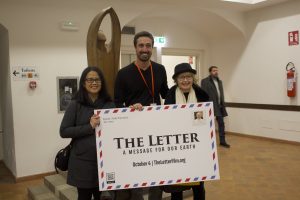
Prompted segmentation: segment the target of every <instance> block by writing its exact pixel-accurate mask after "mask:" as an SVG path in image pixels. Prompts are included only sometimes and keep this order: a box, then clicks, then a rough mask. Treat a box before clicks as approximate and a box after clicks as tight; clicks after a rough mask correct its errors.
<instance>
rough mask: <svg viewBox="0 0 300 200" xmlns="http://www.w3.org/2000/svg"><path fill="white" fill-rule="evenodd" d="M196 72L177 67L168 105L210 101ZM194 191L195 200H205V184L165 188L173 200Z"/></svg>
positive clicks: (188, 67) (168, 95) (187, 66)
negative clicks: (197, 82)
mask: <svg viewBox="0 0 300 200" xmlns="http://www.w3.org/2000/svg"><path fill="white" fill-rule="evenodd" d="M195 74H196V70H194V69H192V67H191V65H190V64H188V63H181V64H178V65H176V66H175V69H174V75H173V77H172V78H173V80H174V82H175V85H174V86H173V87H172V88H171V89H170V90H169V92H168V94H167V96H166V99H165V105H166V104H187V103H197V102H205V101H208V100H209V97H208V95H207V94H206V92H204V90H202V89H201V88H200V87H199V86H198V85H197V84H196V79H195ZM191 188H192V189H193V193H194V200H203V199H205V190H204V183H203V182H200V183H199V182H198V183H192V184H186V185H175V186H165V187H164V191H165V192H171V200H182V199H183V191H184V190H189V189H191Z"/></svg>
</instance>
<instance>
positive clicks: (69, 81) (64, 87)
mask: <svg viewBox="0 0 300 200" xmlns="http://www.w3.org/2000/svg"><path fill="white" fill-rule="evenodd" d="M78 80H79V78H78V77H71V76H69V77H57V78H56V82H57V107H58V112H64V111H65V110H66V109H67V107H68V106H69V104H70V102H71V100H72V98H73V97H74V94H75V93H76V92H77V90H78Z"/></svg>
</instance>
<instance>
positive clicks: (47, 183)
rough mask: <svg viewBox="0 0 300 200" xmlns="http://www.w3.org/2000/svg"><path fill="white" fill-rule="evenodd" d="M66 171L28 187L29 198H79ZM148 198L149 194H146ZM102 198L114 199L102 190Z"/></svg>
mask: <svg viewBox="0 0 300 200" xmlns="http://www.w3.org/2000/svg"><path fill="white" fill-rule="evenodd" d="M66 177H67V173H66V172H60V173H59V174H55V175H51V176H46V177H45V178H44V185H38V186H32V187H29V188H27V189H28V199H29V200H77V189H76V188H75V187H73V186H70V185H68V184H67V183H66ZM190 195H192V192H191V190H188V191H185V192H184V197H186V196H190ZM144 199H145V200H147V199H148V194H145V195H144ZM170 199H171V198H170V194H169V193H163V200H170ZM101 200H112V198H111V196H110V194H109V192H102V196H101Z"/></svg>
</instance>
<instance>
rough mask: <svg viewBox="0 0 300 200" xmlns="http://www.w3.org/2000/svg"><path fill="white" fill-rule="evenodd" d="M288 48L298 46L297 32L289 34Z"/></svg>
mask: <svg viewBox="0 0 300 200" xmlns="http://www.w3.org/2000/svg"><path fill="white" fill-rule="evenodd" d="M288 37H289V46H292V45H299V31H291V32H289V35H288Z"/></svg>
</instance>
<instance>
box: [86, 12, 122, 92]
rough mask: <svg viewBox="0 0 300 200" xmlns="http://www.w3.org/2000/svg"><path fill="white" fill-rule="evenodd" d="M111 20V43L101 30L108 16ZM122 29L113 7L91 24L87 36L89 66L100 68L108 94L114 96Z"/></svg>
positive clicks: (99, 15) (100, 14) (97, 16)
mask: <svg viewBox="0 0 300 200" xmlns="http://www.w3.org/2000/svg"><path fill="white" fill-rule="evenodd" d="M108 14H109V15H110V19H111V28H112V29H111V34H112V37H111V41H110V42H109V43H105V42H106V37H105V35H104V33H103V32H102V31H100V30H99V28H100V25H101V22H102V21H103V19H104V17H105V16H106V15H108ZM120 45H121V27H120V21H119V18H118V16H117V14H116V12H115V11H114V9H113V8H112V7H109V8H106V9H104V10H102V12H101V13H99V14H98V15H96V17H95V18H94V19H93V21H92V22H91V24H90V27H89V31H88V35H87V59H88V65H89V66H97V67H99V68H100V69H101V70H102V72H103V74H104V76H105V80H106V83H107V88H108V92H109V94H110V95H111V96H113V91H114V82H115V77H116V74H117V72H118V70H119V64H120V60H119V58H120Z"/></svg>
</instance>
